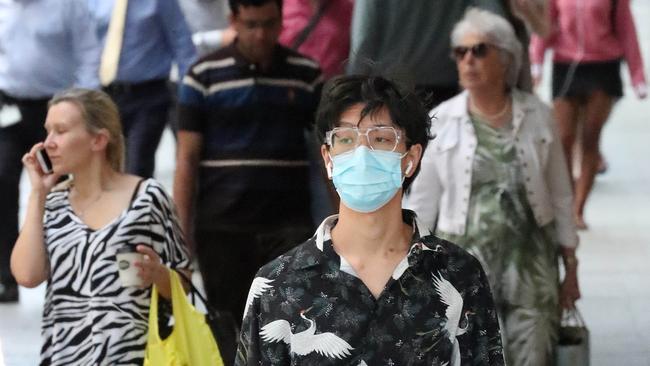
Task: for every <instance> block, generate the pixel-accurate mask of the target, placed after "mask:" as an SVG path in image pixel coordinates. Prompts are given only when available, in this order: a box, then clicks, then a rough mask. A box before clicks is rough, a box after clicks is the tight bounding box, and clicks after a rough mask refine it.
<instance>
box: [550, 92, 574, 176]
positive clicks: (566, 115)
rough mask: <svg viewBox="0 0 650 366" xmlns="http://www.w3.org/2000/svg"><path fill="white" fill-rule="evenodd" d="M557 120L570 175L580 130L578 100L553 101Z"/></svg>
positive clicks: (561, 99) (563, 99)
mask: <svg viewBox="0 0 650 366" xmlns="http://www.w3.org/2000/svg"><path fill="white" fill-rule="evenodd" d="M553 107H554V110H555V118H556V119H557V125H558V130H559V132H560V138H561V139H562V147H564V156H565V157H566V162H567V166H568V167H569V173H570V174H571V176H573V174H572V173H571V172H572V171H573V169H572V167H573V145H574V144H575V142H576V131H577V128H578V109H579V107H580V106H579V104H578V100H576V99H575V98H568V97H563V98H556V99H555V100H554V101H553Z"/></svg>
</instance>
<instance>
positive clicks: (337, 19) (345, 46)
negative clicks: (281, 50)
mask: <svg viewBox="0 0 650 366" xmlns="http://www.w3.org/2000/svg"><path fill="white" fill-rule="evenodd" d="M322 1H329V2H330V4H328V5H327V8H326V10H325V13H324V14H323V16H322V18H321V19H320V21H319V22H318V24H317V25H316V27H315V28H314V29H313V31H312V32H311V33H310V35H309V37H308V38H307V40H305V42H304V43H303V44H302V46H300V47H299V48H298V52H300V53H302V54H303V55H306V56H309V57H311V58H313V59H314V60H316V61H317V62H318V63H319V64H320V66H321V69H322V70H323V74H324V76H325V77H326V78H330V77H332V76H335V75H339V74H342V73H343V70H344V64H345V60H346V59H347V58H348V52H349V50H350V23H351V22H352V7H353V4H354V2H353V0H322ZM312 3H316V1H313V0H284V4H283V5H282V13H283V14H282V17H283V18H282V22H283V27H282V33H281V34H280V43H281V44H283V45H285V46H287V47H291V44H292V43H293V41H294V39H295V38H296V37H298V35H299V34H300V33H301V32H302V30H303V28H304V27H305V26H306V25H307V23H309V20H310V19H311V17H312V15H313V14H314V12H315V8H314V7H312Z"/></svg>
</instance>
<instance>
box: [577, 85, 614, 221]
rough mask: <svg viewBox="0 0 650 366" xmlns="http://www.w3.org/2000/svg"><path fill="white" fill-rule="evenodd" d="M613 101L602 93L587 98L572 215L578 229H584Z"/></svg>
mask: <svg viewBox="0 0 650 366" xmlns="http://www.w3.org/2000/svg"><path fill="white" fill-rule="evenodd" d="M613 105H614V100H613V98H612V97H611V96H609V95H607V94H605V92H603V91H600V90H598V91H595V92H594V93H593V94H592V95H590V96H589V98H587V104H586V106H585V109H586V110H585V120H584V125H583V128H582V166H581V168H580V177H579V178H578V180H577V182H576V185H575V193H576V197H575V206H574V215H575V218H576V225H577V226H578V228H582V229H586V227H587V225H586V224H585V222H584V208H585V203H586V202H587V197H588V196H589V192H591V188H592V186H593V184H594V177H595V176H596V173H597V172H598V165H599V163H600V133H601V131H602V129H603V126H604V125H605V122H607V119H608V118H609V114H610V112H611V111H612V106H613Z"/></svg>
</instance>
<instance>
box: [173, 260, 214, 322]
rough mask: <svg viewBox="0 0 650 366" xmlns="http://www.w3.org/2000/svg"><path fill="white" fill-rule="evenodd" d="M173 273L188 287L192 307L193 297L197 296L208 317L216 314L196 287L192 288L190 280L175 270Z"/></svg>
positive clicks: (193, 303) (194, 302) (194, 303)
mask: <svg viewBox="0 0 650 366" xmlns="http://www.w3.org/2000/svg"><path fill="white" fill-rule="evenodd" d="M174 271H175V272H176V273H178V275H179V276H180V277H181V278H182V279H183V280H184V281H185V282H186V283H187V284H188V285H189V286H190V298H191V299H192V305H195V306H196V301H195V298H194V296H197V297H198V298H199V299H200V300H201V302H202V303H203V305H204V306H205V310H206V311H207V312H208V314H210V315H212V314H216V313H217V310H216V309H215V308H214V307H212V305H210V303H208V300H207V299H206V298H205V297H204V296H203V294H201V291H199V289H198V288H196V286H194V284H193V283H192V279H191V278H189V277H188V276H187V275H186V274H185V273H183V272H181V271H179V270H177V269H174Z"/></svg>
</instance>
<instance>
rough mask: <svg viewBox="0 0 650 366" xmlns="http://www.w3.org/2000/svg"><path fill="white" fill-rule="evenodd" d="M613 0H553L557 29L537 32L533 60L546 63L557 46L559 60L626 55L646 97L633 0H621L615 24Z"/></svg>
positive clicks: (635, 81) (634, 79) (637, 85)
mask: <svg viewBox="0 0 650 366" xmlns="http://www.w3.org/2000/svg"><path fill="white" fill-rule="evenodd" d="M613 2H614V1H613V0H551V1H550V4H551V8H550V13H551V14H550V15H551V20H552V22H553V28H552V31H551V34H550V35H549V37H548V38H546V39H543V38H540V37H539V36H535V35H534V36H533V37H532V38H531V42H530V59H531V63H532V64H533V65H541V64H542V63H544V53H545V51H546V49H547V48H552V49H553V51H554V54H553V61H557V62H572V61H584V62H589V61H608V60H616V59H621V58H622V59H624V60H625V61H626V62H627V65H628V68H629V71H630V78H631V79H632V83H633V85H634V87H635V89H636V92H637V94H638V95H639V96H645V88H646V86H645V84H646V81H645V76H644V73H643V60H642V59H641V52H640V51H639V42H638V40H637V36H636V29H635V27H634V19H633V18H632V13H631V11H630V0H617V2H618V7H617V9H616V15H615V20H614V23H615V26H614V25H613V24H612V5H613ZM534 67H535V66H534ZM537 69H539V66H537Z"/></svg>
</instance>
